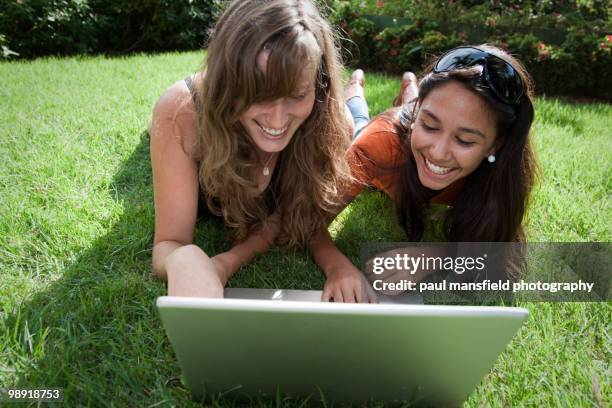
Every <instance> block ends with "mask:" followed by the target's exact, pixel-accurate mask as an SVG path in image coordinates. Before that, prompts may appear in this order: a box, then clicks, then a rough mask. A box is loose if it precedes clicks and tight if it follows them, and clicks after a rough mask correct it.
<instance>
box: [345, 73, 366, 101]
mask: <svg viewBox="0 0 612 408" xmlns="http://www.w3.org/2000/svg"><path fill="white" fill-rule="evenodd" d="M364 86H365V73H364V72H363V70H361V69H356V70H355V71H353V73H352V74H351V79H349V81H348V84H346V88H344V100H345V101H348V100H349V99H351V98H352V97H353V96H361V97H362V98H363V97H364V93H363V87H364Z"/></svg>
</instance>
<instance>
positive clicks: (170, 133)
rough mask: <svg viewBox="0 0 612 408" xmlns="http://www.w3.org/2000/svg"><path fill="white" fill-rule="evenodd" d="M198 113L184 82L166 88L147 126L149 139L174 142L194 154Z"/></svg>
mask: <svg viewBox="0 0 612 408" xmlns="http://www.w3.org/2000/svg"><path fill="white" fill-rule="evenodd" d="M197 127H198V113H197V110H196V106H195V102H194V98H193V97H192V92H191V90H190V89H189V87H188V85H187V83H186V81H185V80H180V81H177V82H175V83H174V84H172V85H171V86H170V87H168V88H167V89H166V90H165V92H164V93H163V94H162V95H161V97H160V98H159V99H158V101H157V103H156V104H155V108H154V109H153V117H152V119H151V123H150V125H149V135H150V136H151V138H161V139H166V138H167V139H168V140H176V141H178V142H180V143H181V145H182V146H183V148H184V150H185V152H186V153H195V152H196V150H195V149H196V146H197V144H198V131H197Z"/></svg>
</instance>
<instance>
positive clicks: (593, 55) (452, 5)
mask: <svg viewBox="0 0 612 408" xmlns="http://www.w3.org/2000/svg"><path fill="white" fill-rule="evenodd" d="M437 3H440V4H437ZM442 3H443V5H444V7H442ZM472 3H474V4H476V3H480V4H478V5H473V4H472ZM495 3H502V2H487V4H482V2H475V1H474V2H471V1H464V2H461V1H457V2H454V1H452V0H445V1H440V0H437V1H419V0H404V1H402V0H396V1H388V2H385V1H380V0H379V1H370V2H367V1H335V2H334V4H333V10H334V11H333V13H332V15H331V19H332V20H333V21H334V22H335V24H337V25H338V26H339V27H340V28H341V29H342V30H343V31H344V32H345V33H346V35H347V36H348V38H349V39H350V40H351V41H350V42H346V45H345V47H344V48H346V55H345V57H348V58H347V61H348V62H349V65H351V66H354V67H360V68H366V69H372V70H378V71H380V70H382V71H385V72H388V73H390V74H400V73H401V72H402V71H405V70H412V71H417V72H418V71H420V70H421V69H423V67H424V66H425V65H427V64H428V63H429V62H430V61H431V60H432V59H433V58H434V57H435V56H436V55H439V54H441V53H442V52H444V51H446V50H448V49H450V48H452V47H455V46H458V45H466V44H478V43H484V42H487V43H490V44H494V45H497V46H499V47H502V48H504V49H507V50H509V51H510V52H511V53H513V54H514V55H517V56H518V57H519V58H520V59H521V60H522V61H523V62H524V63H525V65H526V66H527V68H528V70H529V72H530V73H531V75H532V76H533V78H534V81H535V84H536V91H538V92H539V93H545V94H554V95H563V94H565V95H576V96H589V97H596V98H601V99H605V100H611V99H612V75H610V72H609V71H610V67H612V53H611V50H612V35H611V34H610V32H611V31H610V22H609V16H608V15H607V9H606V7H607V6H605V4H604V5H602V4H599V3H598V2H597V1H593V0H591V1H590V2H587V1H583V2H580V1H579V2H571V1H565V2H562V1H557V2H555V1H550V0H549V1H539V2H529V1H524V2H519V1H507V2H503V3H504V6H501V5H498V6H497V7H496V6H495ZM519 3H520V7H519V6H518V5H519ZM578 3H580V4H578ZM581 4H582V5H581ZM555 5H557V6H558V7H557V8H555ZM364 6H365V7H364ZM587 6H589V7H587ZM556 10H561V11H563V12H564V14H562V13H560V12H558V11H556ZM364 11H365V12H366V13H372V14H363V12H364ZM386 13H389V14H391V15H390V16H389V15H388V14H386Z"/></svg>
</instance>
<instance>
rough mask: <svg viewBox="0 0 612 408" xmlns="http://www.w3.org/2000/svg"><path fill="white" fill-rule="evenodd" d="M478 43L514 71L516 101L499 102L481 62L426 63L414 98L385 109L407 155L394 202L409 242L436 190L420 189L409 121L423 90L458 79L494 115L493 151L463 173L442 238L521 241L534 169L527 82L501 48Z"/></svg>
mask: <svg viewBox="0 0 612 408" xmlns="http://www.w3.org/2000/svg"><path fill="white" fill-rule="evenodd" d="M478 48H480V49H482V50H485V51H487V52H489V53H490V54H493V55H495V56H497V57H499V58H501V59H503V60H505V61H506V62H508V63H509V64H511V65H512V66H513V67H514V69H515V70H516V71H517V72H518V73H519V75H520V76H521V79H522V80H523V85H524V87H525V93H524V95H523V96H522V97H521V99H520V102H519V103H518V104H517V105H508V104H505V103H503V102H501V101H499V99H498V98H497V97H496V96H495V95H494V94H493V92H492V90H491V88H490V87H489V85H488V84H487V82H486V80H485V78H484V75H482V66H479V65H476V66H473V67H470V68H466V69H458V70H454V71H450V72H442V73H434V72H433V64H432V65H431V68H430V69H428V70H426V71H425V72H426V75H425V76H424V77H423V79H422V80H421V81H420V84H419V95H418V99H417V100H416V103H411V104H406V105H404V106H402V107H401V108H399V109H396V110H395V111H389V112H388V113H387V114H386V116H387V117H389V118H391V122H392V123H393V124H394V126H395V128H396V130H397V133H398V135H399V138H400V140H401V142H402V149H403V150H404V157H406V158H407V160H406V162H405V164H404V165H403V168H402V170H401V178H400V188H399V194H398V195H397V199H396V207H397V211H398V215H399V219H400V223H401V225H402V227H403V228H404V229H405V231H406V233H407V235H408V237H409V238H410V239H411V240H412V241H419V240H421V239H422V237H423V231H424V222H423V210H424V209H425V208H426V207H427V206H428V205H429V204H428V203H429V200H430V199H431V198H432V197H433V196H435V195H436V194H437V193H438V192H437V191H434V190H430V189H428V188H426V187H425V186H423V185H422V184H421V182H420V181H419V176H418V172H417V168H416V162H415V159H414V156H413V154H412V151H411V149H410V137H411V129H410V125H411V124H412V122H413V121H414V119H415V118H416V113H417V111H418V107H419V106H420V103H421V102H422V101H423V100H424V99H425V98H426V97H427V95H429V93H430V92H431V91H432V90H434V89H436V88H437V87H439V86H441V85H443V84H445V83H448V82H450V81H457V82H460V83H461V84H463V85H464V86H465V87H466V88H467V89H469V90H470V91H472V92H474V93H475V94H476V95H479V96H480V97H481V98H482V99H483V100H484V101H485V102H486V105H487V107H488V109H489V110H490V112H491V113H492V114H493V117H494V119H495V125H496V130H497V136H496V141H495V144H496V146H497V151H496V154H495V155H496V161H495V163H494V164H490V163H488V162H485V161H483V163H481V164H480V165H479V166H478V167H477V168H476V170H474V171H473V172H472V173H470V174H469V175H468V176H467V177H465V180H464V184H463V188H462V189H461V191H460V192H459V194H458V195H457V197H456V198H455V201H454V202H453V203H452V207H451V209H450V210H449V211H448V213H447V215H446V219H445V234H446V238H447V239H448V240H449V241H452V242H461V241H464V242H467V241H471V242H512V241H524V231H523V228H522V221H523V217H524V215H525V212H526V209H527V206H528V201H529V193H530V191H531V189H532V187H533V184H534V180H535V175H536V173H537V164H536V160H535V157H534V154H533V150H532V148H531V145H530V141H529V130H530V128H531V125H532V123H533V119H534V110H533V104H532V100H531V99H532V97H533V86H532V81H531V77H530V76H529V74H528V73H527V71H526V69H525V67H524V66H523V64H521V62H520V61H518V60H517V59H516V58H514V57H512V56H511V55H509V54H508V53H506V52H505V51H503V50H501V49H499V48H496V47H492V46H489V45H480V46H478ZM492 74H493V75H494V73H492Z"/></svg>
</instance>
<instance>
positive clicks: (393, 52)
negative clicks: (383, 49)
mask: <svg viewBox="0 0 612 408" xmlns="http://www.w3.org/2000/svg"><path fill="white" fill-rule="evenodd" d="M390 54H391V55H393V56H395V55H397V49H395V48H394V49H392V50H391V52H390Z"/></svg>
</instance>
